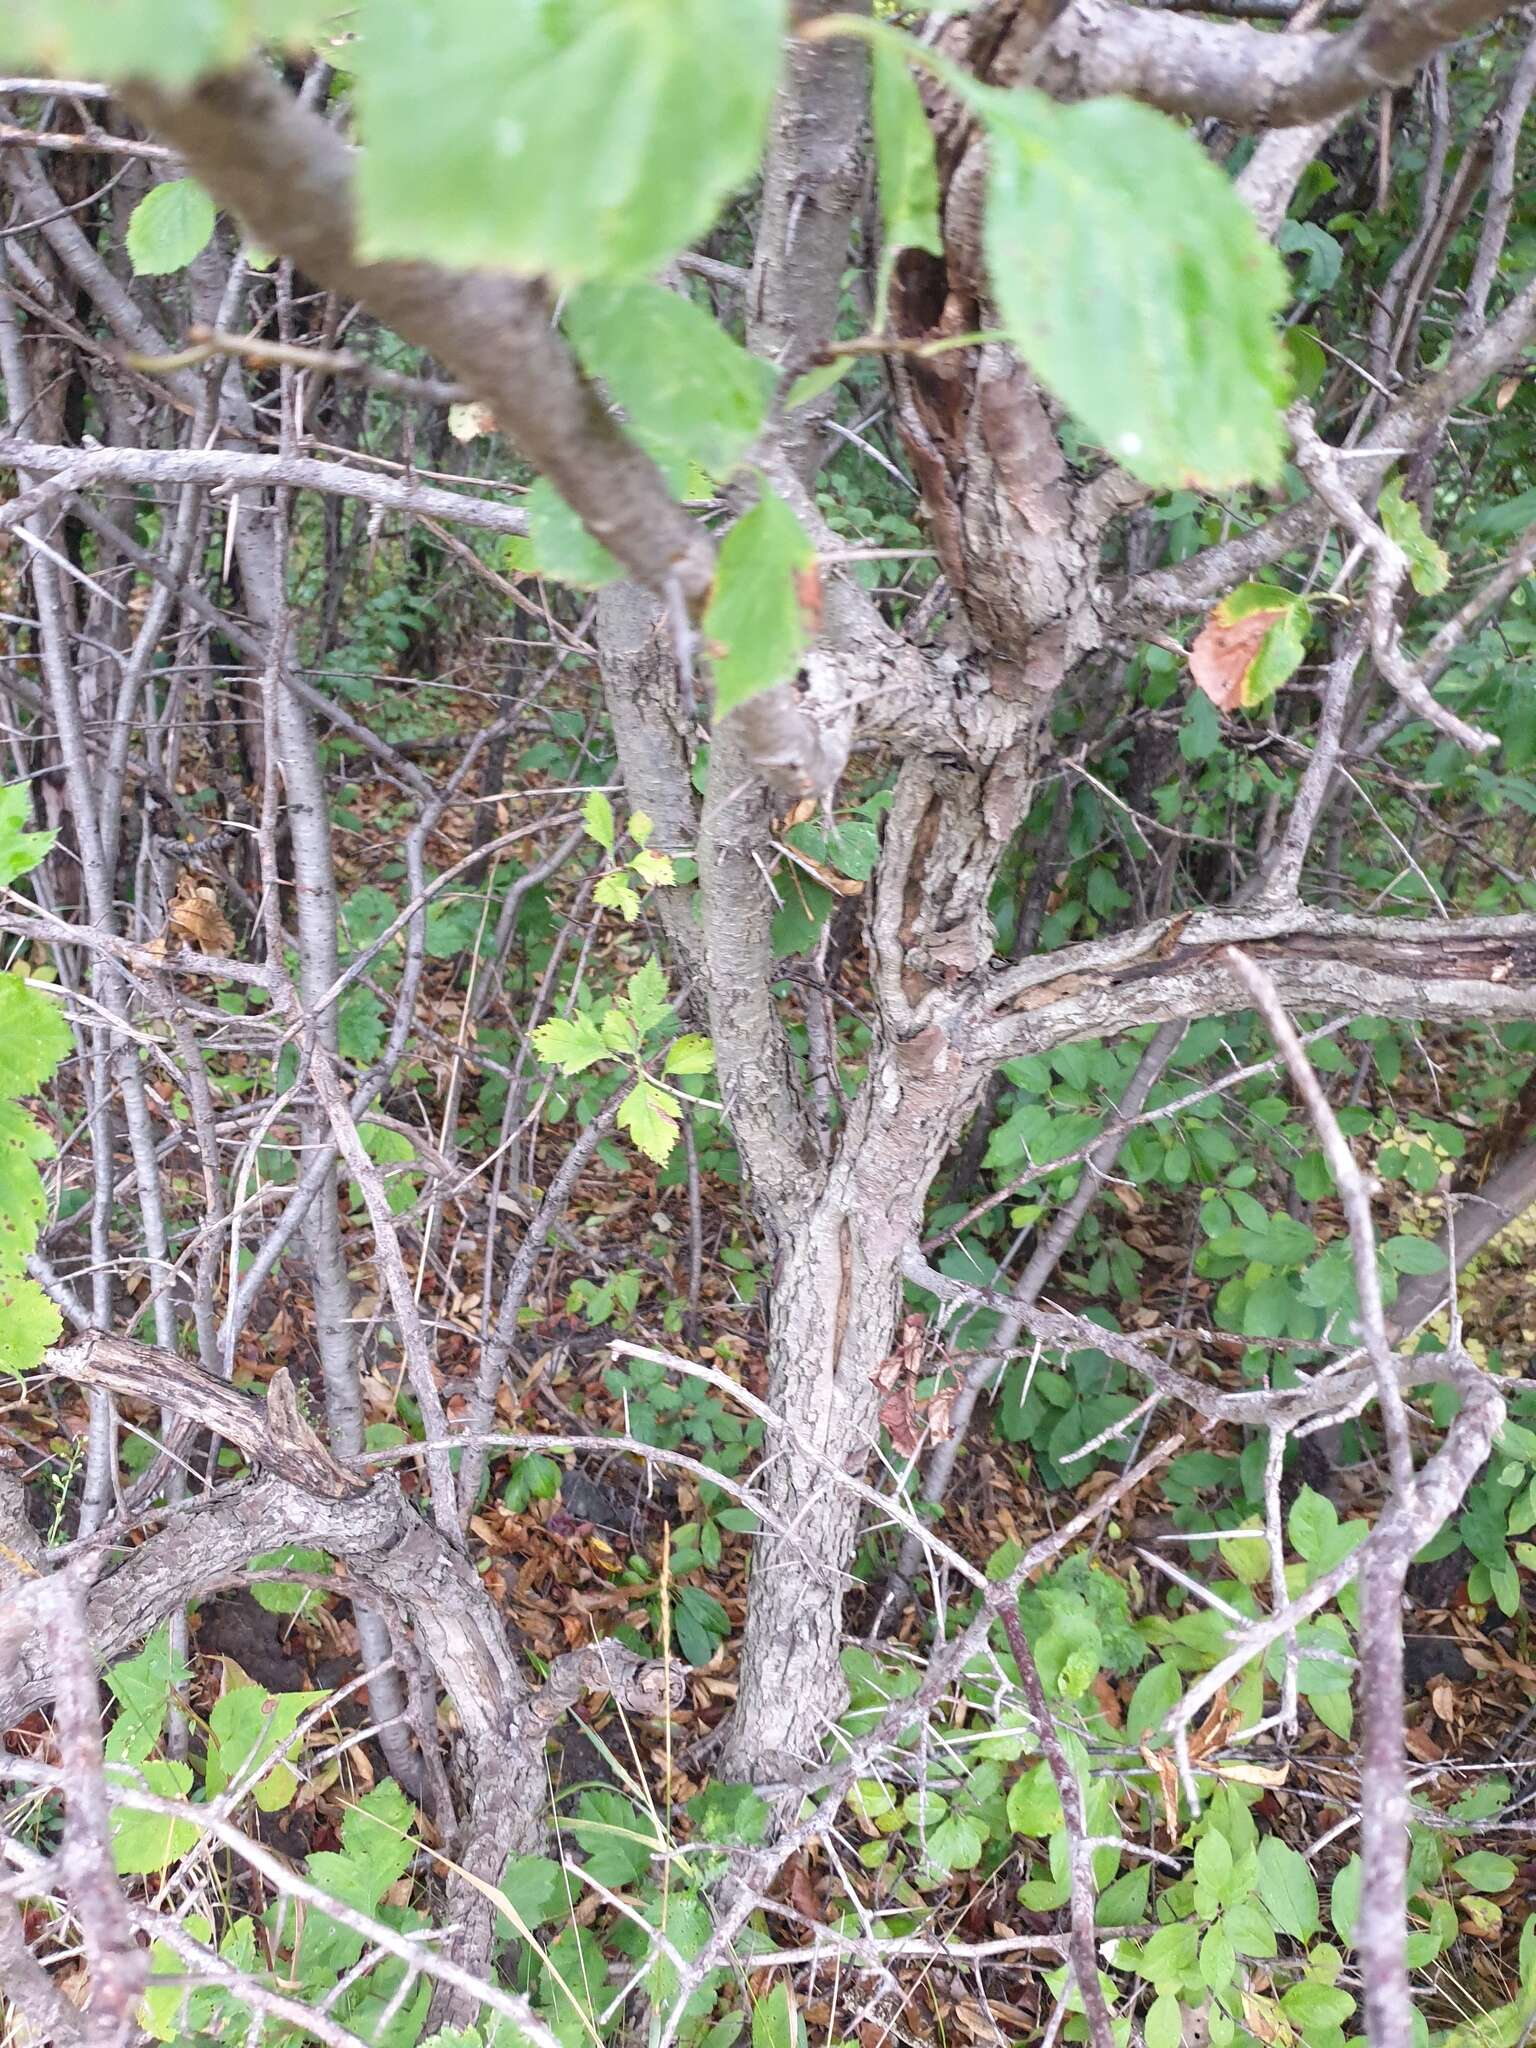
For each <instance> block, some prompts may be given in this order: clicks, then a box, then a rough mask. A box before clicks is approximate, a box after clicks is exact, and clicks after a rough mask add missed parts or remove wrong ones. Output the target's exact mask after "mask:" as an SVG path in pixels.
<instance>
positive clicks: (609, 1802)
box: [561, 1791, 666, 1890]
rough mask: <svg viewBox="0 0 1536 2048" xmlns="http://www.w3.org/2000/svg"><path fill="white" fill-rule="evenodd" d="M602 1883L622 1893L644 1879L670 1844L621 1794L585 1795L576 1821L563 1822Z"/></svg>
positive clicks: (564, 1827) (601, 1793) (603, 1792)
mask: <svg viewBox="0 0 1536 2048" xmlns="http://www.w3.org/2000/svg"><path fill="white" fill-rule="evenodd" d="M561 1827H562V1830H563V1832H564V1833H566V1834H568V1835H570V1836H571V1837H572V1838H573V1839H574V1840H575V1842H576V1845H577V1847H578V1848H579V1849H580V1850H581V1853H582V1855H583V1856H584V1857H585V1858H586V1864H587V1868H588V1870H590V1872H591V1873H592V1876H593V1877H594V1878H595V1879H596V1880H597V1882H598V1883H599V1884H605V1885H608V1886H610V1887H616V1888H618V1889H620V1890H622V1889H623V1887H624V1886H625V1885H627V1884H632V1883H633V1882H634V1881H635V1879H636V1878H638V1877H643V1876H644V1875H645V1873H646V1871H647V1870H649V1869H650V1867H651V1858H652V1857H653V1856H654V1855H656V1854H657V1853H658V1852H659V1851H660V1850H661V1849H663V1848H664V1847H665V1846H666V1845H665V1844H664V1843H663V1842H662V1841H661V1840H660V1839H659V1838H658V1836H657V1834H656V1829H655V1826H654V1824H653V1823H652V1822H651V1821H650V1820H649V1819H647V1818H645V1817H644V1816H642V1815H641V1814H640V1813H639V1812H638V1811H637V1809H636V1808H635V1807H633V1806H632V1805H631V1804H630V1802H629V1801H628V1800H627V1799H625V1798H624V1797H623V1796H622V1795H621V1794H620V1793H618V1792H609V1791H596V1792H583V1794H582V1795H581V1801H580V1803H579V1805H578V1806H577V1808H576V1818H575V1819H574V1820H568V1821H563V1822H562V1823H561Z"/></svg>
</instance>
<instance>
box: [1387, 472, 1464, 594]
mask: <svg viewBox="0 0 1536 2048" xmlns="http://www.w3.org/2000/svg"><path fill="white" fill-rule="evenodd" d="M1376 510H1377V512H1378V513H1379V514H1380V517H1381V523H1382V525H1383V527H1384V528H1385V529H1386V532H1387V535H1388V537H1389V538H1390V539H1392V540H1395V541H1396V542H1397V545H1398V546H1399V547H1400V548H1401V549H1402V551H1403V553H1404V554H1405V555H1406V556H1407V557H1408V580H1409V582H1410V583H1411V584H1412V585H1413V587H1414V589H1415V590H1416V591H1417V592H1418V593H1419V595H1420V597H1438V596H1439V594H1440V592H1441V591H1442V590H1444V588H1445V586H1446V585H1447V583H1449V582H1450V580H1451V563H1450V557H1449V556H1448V555H1447V554H1446V552H1445V549H1444V548H1443V547H1441V545H1440V543H1439V542H1438V541H1436V540H1431V539H1430V537H1429V535H1428V534H1427V533H1426V532H1425V531H1424V520H1423V517H1422V515H1421V514H1420V512H1419V508H1418V506H1417V505H1415V504H1414V502H1413V500H1412V499H1411V498H1406V497H1404V495H1403V480H1402V478H1401V477H1400V476H1394V477H1392V478H1390V479H1389V480H1388V482H1387V483H1386V484H1385V485H1384V486H1383V488H1382V492H1381V496H1380V497H1379V498H1378V499H1377V500H1376Z"/></svg>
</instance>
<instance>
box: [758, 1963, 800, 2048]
mask: <svg viewBox="0 0 1536 2048" xmlns="http://www.w3.org/2000/svg"><path fill="white" fill-rule="evenodd" d="M752 2048H805V2021H804V2020H803V2019H801V2017H800V2015H799V2013H798V2012H797V2011H796V2009H795V2002H794V2000H793V1999H792V1998H791V1997H790V1993H789V1984H788V1982H787V1980H786V1979H785V1978H783V1977H781V1978H780V1979H779V1981H778V1983H777V1984H775V1985H774V1987H773V1989H772V1991H770V1992H769V1994H768V1996H767V1997H766V1998H760V1999H759V2000H758V2001H757V2003H756V2004H755V2005H754V2006H753V2008H752Z"/></svg>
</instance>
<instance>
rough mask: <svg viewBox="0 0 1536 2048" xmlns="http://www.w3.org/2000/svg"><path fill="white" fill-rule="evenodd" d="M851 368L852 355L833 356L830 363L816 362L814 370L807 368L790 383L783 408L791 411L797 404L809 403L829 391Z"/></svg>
mask: <svg viewBox="0 0 1536 2048" xmlns="http://www.w3.org/2000/svg"><path fill="white" fill-rule="evenodd" d="M852 368H853V357H852V356H834V357H833V358H832V360H831V362H830V363H818V364H817V365H816V368H815V369H814V370H807V371H806V373H805V375H804V376H803V377H797V378H796V379H795V381H794V383H793V384H791V385H790V387H789V396H788V397H787V398H786V399H785V401H784V410H785V411H786V412H793V411H794V410H795V408H796V407H797V406H801V405H809V404H810V403H811V401H812V400H813V399H817V398H820V397H821V395H822V393H823V392H824V391H830V390H831V389H832V387H833V385H834V384H840V383H841V382H842V380H843V379H844V377H846V376H847V374H848V372H849V371H850V370H851V369H852Z"/></svg>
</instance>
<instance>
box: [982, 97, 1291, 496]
mask: <svg viewBox="0 0 1536 2048" xmlns="http://www.w3.org/2000/svg"><path fill="white" fill-rule="evenodd" d="M956 89H957V90H958V91H961V92H963V94H964V96H965V98H967V99H968V100H969V101H970V103H971V105H972V106H973V107H974V109H975V111H976V113H977V114H978V115H979V117H980V119H981V121H982V123H983V125H984V126H985V128H986V131H987V140H988V156H989V160H990V164H991V178H990V182H989V188H988V193H987V202H986V224H985V232H986V250H987V265H988V269H989V271H990V273H991V278H992V287H993V291H994V293H995V294H996V298H997V303H998V307H999V310H1000V312H1001V314H1002V318H1003V321H1004V324H1005V326H1006V327H1007V329H1008V331H1009V333H1010V335H1011V337H1012V339H1013V341H1014V343H1015V345H1016V346H1017V348H1018V350H1019V352H1020V354H1021V355H1023V356H1024V358H1025V359H1026V361H1027V362H1028V363H1029V365H1030V367H1031V368H1032V369H1033V370H1034V371H1035V372H1036V374H1037V375H1038V376H1039V377H1040V378H1041V379H1042V380H1043V382H1045V383H1046V384H1047V385H1049V386H1050V388H1051V389H1052V390H1053V391H1054V392H1055V393H1056V395H1057V396H1058V397H1059V398H1060V399H1062V400H1063V402H1064V403H1065V404H1066V405H1068V406H1070V408H1071V409H1072V411H1073V412H1074V413H1076V414H1077V416H1078V418H1079V419H1080V420H1081V421H1082V422H1083V424H1084V426H1085V427H1086V428H1087V429H1088V430H1089V432H1090V433H1091V434H1092V435H1093V436H1094V437H1095V438H1096V439H1097V440H1098V441H1099V442H1101V443H1102V445H1103V446H1104V447H1105V448H1106V449H1107V450H1108V451H1109V453H1110V454H1111V455H1112V456H1113V457H1114V458H1115V460H1116V461H1117V462H1119V463H1121V464H1122V465H1123V466H1124V467H1125V468H1126V469H1128V470H1129V471H1130V472H1131V474H1132V475H1133V476H1138V477H1140V478H1141V479H1142V480H1143V481H1144V482H1146V483H1151V484H1158V485H1161V486H1164V487H1170V486H1172V487H1179V486H1184V485H1197V486H1200V487H1202V488H1205V489H1208V490H1217V489H1221V488H1223V487H1225V486H1227V485H1230V484H1236V483H1243V482H1247V481H1249V480H1250V479H1252V480H1255V481H1258V482H1261V483H1263V482H1269V481H1272V480H1273V479H1274V477H1275V476H1277V475H1278V473H1279V468H1280V459H1281V452H1282V434H1281V424H1280V407H1281V405H1282V404H1283V403H1284V400H1285V397H1286V394H1287V392H1288V389H1289V385H1290V378H1289V375H1288V371H1287V367H1286V362H1285V357H1284V355H1283V353H1282V351H1281V348H1280V342H1279V337H1278V334H1277V331H1276V329H1275V325H1274V315H1275V314H1276V313H1277V312H1279V310H1280V308H1281V307H1282V306H1283V305H1284V304H1285V302H1286V300H1287V298H1288V296H1289V285H1288V280H1287V279H1286V276H1285V270H1284V266H1283V265H1282V263H1281V262H1280V259H1279V257H1278V256H1276V254H1275V252H1274V250H1273V249H1272V248H1271V247H1270V246H1269V244H1268V243H1267V242H1265V241H1264V240H1263V238H1262V237H1261V236H1260V234H1259V231H1258V229H1257V227H1256V226H1255V224H1254V221H1253V217H1252V215H1251V214H1250V213H1249V211H1248V209H1247V208H1246V207H1245V206H1244V205H1243V203H1242V201H1241V200H1240V199H1239V198H1238V196H1237V194H1236V193H1235V192H1234V191H1233V189H1232V186H1231V184H1230V182H1229V180H1228V179H1227V177H1226V175H1225V173H1223V172H1222V171H1220V170H1219V169H1218V168H1217V167H1216V165H1215V164H1213V163H1212V162H1211V160H1210V158H1209V157H1208V156H1207V155H1206V154H1205V152H1204V151H1203V150H1202V149H1201V148H1200V146H1199V144H1198V143H1197V142H1196V141H1195V139H1194V137H1193V136H1192V135H1190V134H1189V133H1187V132H1186V131H1185V130H1184V129H1182V128H1180V127H1179V126H1177V125H1176V124H1175V123H1174V122H1172V121H1170V120H1168V119H1167V118H1166V117H1165V116H1163V115H1162V114H1158V113H1154V112H1153V111H1152V110H1151V109H1150V108H1148V107H1143V106H1140V105H1137V104H1136V103H1135V102H1133V101H1130V100H1123V99H1096V100H1089V101H1087V102H1086V103H1084V104H1081V105H1078V106H1069V107H1064V106H1057V105H1056V104H1055V103H1054V102H1052V101H1050V100H1048V99H1045V98H1043V97H1042V96H1041V95H1040V94H1038V93H1034V92H1029V91H1024V90H1020V89H1018V88H1015V89H1013V90H1011V91H1008V92H1002V91H999V90H996V89H993V88H991V87H987V86H982V85H977V84H976V83H974V82H973V81H970V80H964V81H963V82H962V81H961V80H960V79H958V78H957V79H956Z"/></svg>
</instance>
